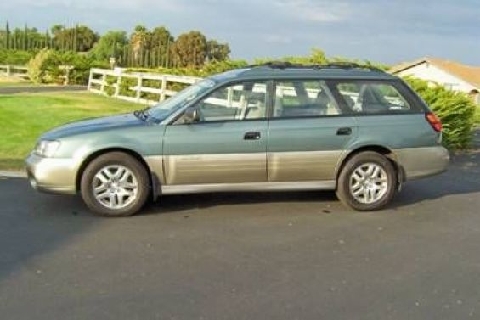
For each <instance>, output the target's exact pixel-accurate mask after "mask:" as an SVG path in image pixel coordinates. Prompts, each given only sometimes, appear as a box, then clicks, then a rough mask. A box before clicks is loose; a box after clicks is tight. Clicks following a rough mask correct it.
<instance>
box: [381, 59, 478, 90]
mask: <svg viewBox="0 0 480 320" xmlns="http://www.w3.org/2000/svg"><path fill="white" fill-rule="evenodd" d="M425 62H428V63H430V64H433V65H434V66H436V67H438V68H440V69H442V70H443V71H446V72H448V73H450V74H451V75H454V76H456V77H458V78H460V79H462V80H463V81H465V82H468V83H469V84H471V85H472V86H474V87H477V88H480V67H478V66H467V65H464V64H461V63H458V62H454V61H450V60H444V59H438V58H422V59H418V60H415V61H413V62H406V63H402V64H399V65H396V66H394V67H393V68H391V69H390V73H392V74H396V73H399V72H401V71H403V70H407V69H410V68H412V67H414V66H417V65H420V64H423V63H425Z"/></svg>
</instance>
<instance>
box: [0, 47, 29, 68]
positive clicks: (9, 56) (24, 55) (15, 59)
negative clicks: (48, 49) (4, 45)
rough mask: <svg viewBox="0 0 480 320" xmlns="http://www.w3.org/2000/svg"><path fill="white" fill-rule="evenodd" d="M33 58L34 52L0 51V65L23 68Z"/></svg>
mask: <svg viewBox="0 0 480 320" xmlns="http://www.w3.org/2000/svg"><path fill="white" fill-rule="evenodd" d="M34 56H35V52H30V51H23V50H7V49H0V64H10V65H20V66H24V65H26V64H27V63H28V61H30V59H32V58H33V57H34Z"/></svg>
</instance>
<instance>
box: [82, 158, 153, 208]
mask: <svg viewBox="0 0 480 320" xmlns="http://www.w3.org/2000/svg"><path fill="white" fill-rule="evenodd" d="M81 191H82V198H83V201H84V202H85V204H86V205H87V207H88V208H89V209H90V210H91V211H92V212H93V213H95V214H97V215H101V216H108V217H122V216H130V215H133V214H135V213H137V212H138V211H139V210H140V209H141V208H142V207H143V205H144V204H145V202H146V201H147V198H148V194H149V191H150V183H149V178H148V173H147V171H146V170H145V168H144V167H143V165H142V164H141V163H139V162H138V161H137V160H136V159H135V158H133V157H132V156H130V155H128V154H125V153H121V152H112V153H107V154H103V155H100V156H99V157H98V158H96V159H94V160H93V161H92V162H91V163H90V164H89V165H88V166H87V168H86V169H85V171H84V173H83V175H82V181H81Z"/></svg>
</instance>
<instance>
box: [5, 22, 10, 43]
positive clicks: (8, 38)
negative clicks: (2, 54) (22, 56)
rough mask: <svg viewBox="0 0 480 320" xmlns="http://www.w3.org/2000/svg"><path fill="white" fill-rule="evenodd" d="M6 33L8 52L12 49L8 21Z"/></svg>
mask: <svg viewBox="0 0 480 320" xmlns="http://www.w3.org/2000/svg"><path fill="white" fill-rule="evenodd" d="M6 33H7V50H8V49H10V28H9V26H8V21H7V26H6Z"/></svg>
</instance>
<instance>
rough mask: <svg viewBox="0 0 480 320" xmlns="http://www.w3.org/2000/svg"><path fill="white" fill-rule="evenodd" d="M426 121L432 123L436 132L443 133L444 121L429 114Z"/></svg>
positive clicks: (426, 115)
mask: <svg viewBox="0 0 480 320" xmlns="http://www.w3.org/2000/svg"><path fill="white" fill-rule="evenodd" d="M425 119H427V121H428V123H430V125H431V126H432V128H433V130H435V131H436V132H442V129H443V126H442V121H441V120H440V118H439V117H437V116H436V115H435V114H434V113H432V112H428V113H427V114H425Z"/></svg>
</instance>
